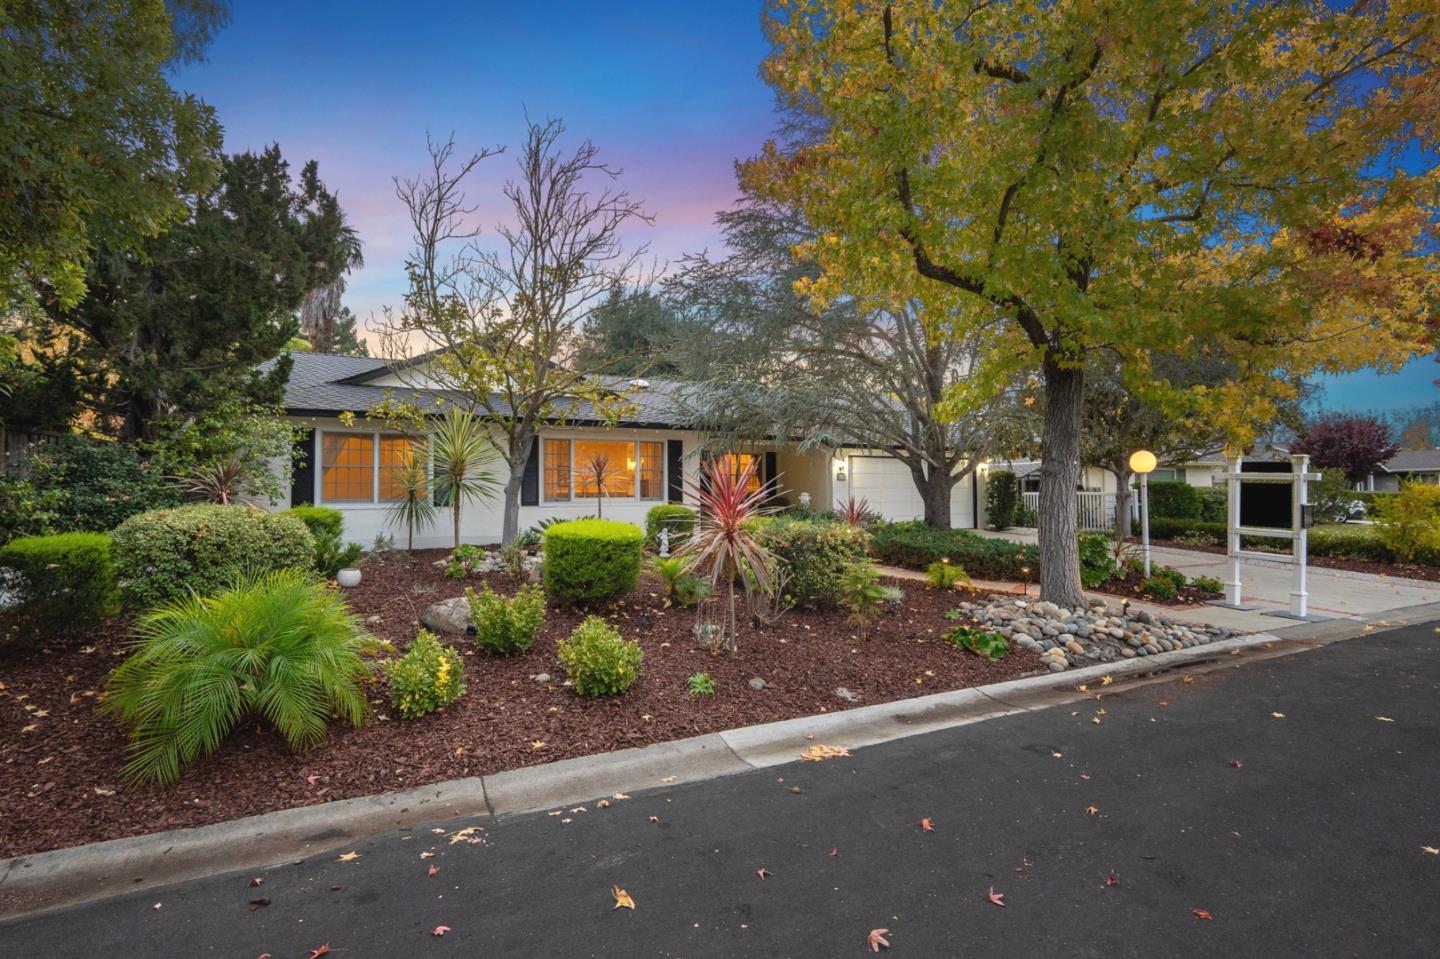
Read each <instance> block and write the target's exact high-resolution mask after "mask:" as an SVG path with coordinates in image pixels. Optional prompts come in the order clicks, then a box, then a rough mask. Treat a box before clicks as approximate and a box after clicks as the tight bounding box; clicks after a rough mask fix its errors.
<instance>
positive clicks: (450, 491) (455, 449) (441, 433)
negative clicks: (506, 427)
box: [430, 408, 504, 548]
mask: <svg viewBox="0 0 1440 959" xmlns="http://www.w3.org/2000/svg"><path fill="white" fill-rule="evenodd" d="M430 450H431V453H432V454H433V455H434V457H435V492H436V493H438V494H439V495H440V496H441V497H442V498H444V497H449V500H450V525H451V527H452V530H453V532H454V534H455V543H454V546H455V547H457V548H458V547H459V545H460V507H461V505H462V504H463V503H464V501H465V500H472V501H474V502H477V503H485V502H491V501H493V500H494V499H495V498H496V497H498V496H499V495H500V494H501V493H502V492H503V491H504V486H503V484H501V482H500V479H499V477H498V475H497V473H496V470H495V466H496V464H498V463H499V462H500V453H499V451H498V450H496V449H495V443H494V441H493V440H492V439H491V437H490V431H489V429H487V428H486V426H485V424H484V422H483V421H482V420H481V419H480V418H479V417H477V416H476V415H475V414H474V413H470V412H467V411H465V410H458V409H454V408H451V410H450V411H449V412H448V413H446V414H445V416H444V417H443V418H442V419H441V420H440V422H439V423H437V424H436V425H435V426H434V428H432V429H431V431H430Z"/></svg>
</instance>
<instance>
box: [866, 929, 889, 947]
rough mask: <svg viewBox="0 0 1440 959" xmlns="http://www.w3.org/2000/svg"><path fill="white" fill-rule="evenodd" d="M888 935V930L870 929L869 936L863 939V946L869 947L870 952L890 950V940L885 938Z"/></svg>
mask: <svg viewBox="0 0 1440 959" xmlns="http://www.w3.org/2000/svg"><path fill="white" fill-rule="evenodd" d="M889 934H890V930H889V929H871V930H870V935H868V936H866V937H865V944H866V945H867V946H869V947H870V951H871V952H879V951H880V950H881V949H882V948H883V949H889V948H890V940H888V939H886V938H885V937H886V936H887V935H889Z"/></svg>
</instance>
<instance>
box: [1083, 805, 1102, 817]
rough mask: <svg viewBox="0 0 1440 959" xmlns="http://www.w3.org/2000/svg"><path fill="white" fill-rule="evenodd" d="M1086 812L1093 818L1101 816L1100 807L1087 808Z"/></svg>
mask: <svg viewBox="0 0 1440 959" xmlns="http://www.w3.org/2000/svg"><path fill="white" fill-rule="evenodd" d="M1085 811H1086V812H1087V813H1089V814H1090V815H1092V816H1098V815H1100V807H1098V806H1086V807H1085Z"/></svg>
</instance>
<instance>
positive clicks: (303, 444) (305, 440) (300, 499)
mask: <svg viewBox="0 0 1440 959" xmlns="http://www.w3.org/2000/svg"><path fill="white" fill-rule="evenodd" d="M291 462H292V464H293V465H292V466H291V469H290V505H291V506H302V505H305V504H308V503H313V502H315V431H314V430H302V431H301V433H300V438H299V439H297V440H296V441H295V456H294V459H293V460H292V461H291Z"/></svg>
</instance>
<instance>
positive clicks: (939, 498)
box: [910, 463, 955, 529]
mask: <svg viewBox="0 0 1440 959" xmlns="http://www.w3.org/2000/svg"><path fill="white" fill-rule="evenodd" d="M910 476H911V478H912V479H913V480H914V481H915V489H916V491H917V492H919V494H920V501H921V502H922V503H924V504H925V525H926V526H929V527H930V528H931V529H949V528H950V490H951V489H953V488H954V486H955V484H954V481H953V480H951V478H950V477H948V476H946V475H944V474H943V473H941V472H940V470H937V469H935V468H934V467H933V466H926V465H924V464H914V463H912V464H910Z"/></svg>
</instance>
